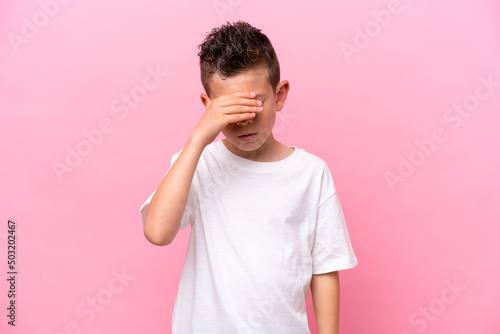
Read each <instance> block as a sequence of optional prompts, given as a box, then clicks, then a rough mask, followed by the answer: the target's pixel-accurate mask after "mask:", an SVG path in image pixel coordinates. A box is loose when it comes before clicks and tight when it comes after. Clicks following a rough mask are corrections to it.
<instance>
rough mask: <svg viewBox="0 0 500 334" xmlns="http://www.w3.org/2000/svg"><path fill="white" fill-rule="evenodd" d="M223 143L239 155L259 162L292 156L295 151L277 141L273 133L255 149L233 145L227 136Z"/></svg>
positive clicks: (274, 160)
mask: <svg viewBox="0 0 500 334" xmlns="http://www.w3.org/2000/svg"><path fill="white" fill-rule="evenodd" d="M222 143H223V144H224V146H226V148H227V149H228V150H229V151H230V152H232V153H234V154H236V155H237V156H240V157H242V158H244V159H248V160H252V161H257V162H276V161H280V160H283V159H285V158H287V157H288V156H290V155H291V154H292V153H293V151H294V149H293V148H291V147H288V146H286V145H284V144H282V143H280V142H279V141H277V140H276V139H275V138H274V137H273V135H272V134H271V135H270V136H269V138H268V139H267V141H266V142H265V143H264V144H262V146H260V147H259V148H258V149H256V150H253V151H243V150H241V149H239V148H238V147H236V146H235V145H233V144H232V143H231V142H230V141H229V140H227V138H224V139H222Z"/></svg>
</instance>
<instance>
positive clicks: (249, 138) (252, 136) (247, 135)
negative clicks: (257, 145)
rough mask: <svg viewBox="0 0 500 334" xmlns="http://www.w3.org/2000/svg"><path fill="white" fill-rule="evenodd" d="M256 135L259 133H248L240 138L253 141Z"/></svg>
mask: <svg viewBox="0 0 500 334" xmlns="http://www.w3.org/2000/svg"><path fill="white" fill-rule="evenodd" d="M256 135H257V133H248V134H246V135H241V136H238V138H240V139H241V140H243V141H252V140H253V139H254V138H255V136H256Z"/></svg>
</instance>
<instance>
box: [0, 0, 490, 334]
mask: <svg viewBox="0 0 500 334" xmlns="http://www.w3.org/2000/svg"><path fill="white" fill-rule="evenodd" d="M66 2H67V3H64V1H62V0H61V3H64V4H60V5H59V6H58V7H59V8H56V7H55V6H54V4H55V3H56V2H55V0H43V1H41V2H38V1H22V2H21V1H13V0H6V1H5V0H4V1H2V2H1V4H0V7H1V8H0V13H1V14H0V25H1V27H0V30H1V34H2V36H3V38H2V39H1V42H0V43H1V46H0V48H1V50H2V52H1V55H0V57H1V59H0V94H1V101H0V102H1V116H2V118H1V122H0V136H1V143H2V144H1V156H2V164H1V171H2V173H1V198H0V200H1V203H2V205H1V207H0V210H1V215H0V216H1V217H2V218H1V219H2V223H1V227H0V250H1V251H0V262H1V263H2V266H1V267H2V272H1V275H0V276H2V277H4V278H2V279H1V280H0V282H1V283H0V296H1V297H0V303H1V307H0V308H1V309H2V310H3V311H2V314H1V317H0V319H2V321H1V322H0V332H1V333H23V334H24V333H43V334H49V333H52V334H56V333H57V334H59V333H151V334H154V333H169V332H170V328H171V312H172V308H173V305H174V298H175V296H176V293H177V287H178V283H179V278H180V274H181V271H182V266H183V263H184V257H185V252H186V247H187V241H188V237H189V233H190V227H188V228H186V229H185V230H183V231H181V232H180V233H179V234H178V236H177V238H176V240H175V242H174V243H173V244H172V245H170V246H168V247H157V246H154V245H152V244H150V243H148V241H147V240H146V239H145V237H144V235H143V231H142V222H141V219H140V214H139V208H140V206H141V205H142V204H143V203H144V201H145V200H146V199H147V197H148V196H149V195H150V194H151V193H152V192H153V190H154V189H155V188H156V187H157V186H158V185H159V183H160V182H161V180H162V178H163V176H164V174H165V172H166V170H167V169H168V167H169V163H170V158H171V155H172V154H173V153H175V152H178V151H179V150H180V148H181V147H182V146H183V145H184V144H185V142H186V140H187V138H188V136H189V134H190V133H191V131H192V129H193V128H194V126H195V125H196V124H197V121H198V120H199V118H200V117H201V116H202V114H203V112H204V111H205V109H204V107H203V105H202V103H201V100H200V98H199V95H200V93H202V92H203V88H202V85H201V83H200V79H199V75H200V74H199V66H198V57H197V55H196V53H197V49H196V46H197V45H198V44H199V43H200V42H201V41H202V39H203V37H204V35H205V33H206V32H209V31H210V30H211V29H212V28H213V27H216V26H219V25H221V24H222V23H223V22H224V21H226V20H227V21H231V22H233V21H236V20H239V19H242V20H247V21H248V22H249V23H251V24H252V25H254V26H256V27H257V28H259V29H262V31H263V32H264V33H265V34H267V36H268V37H269V38H270V39H271V41H272V43H273V45H274V47H275V49H276V52H277V54H278V57H279V61H280V65H281V69H282V72H281V74H282V77H281V79H282V80H285V79H286V80H288V81H289V82H290V85H291V89H290V92H289V96H288V100H287V102H286V104H285V107H284V110H283V111H282V112H281V113H282V114H281V116H280V115H279V114H278V119H277V121H276V128H275V132H274V133H275V137H276V138H277V139H278V140H279V141H281V142H283V143H285V144H287V145H295V146H297V147H300V148H303V149H305V150H306V151H308V152H311V153H313V154H315V155H317V156H319V157H321V158H322V159H324V160H325V161H326V162H327V163H328V165H329V166H330V169H331V171H332V175H333V178H334V181H335V184H336V187H337V191H338V193H339V196H340V199H341V202H342V206H343V210H344V214H345V217H346V220H347V223H348V229H349V233H350V236H351V240H352V242H353V247H354V250H355V253H356V255H357V257H358V260H359V266H358V267H356V268H354V269H351V270H346V271H342V272H341V326H340V327H341V333H344V334H347V333H383V334H414V333H428V334H431V333H500V320H499V319H500V318H499V317H498V314H497V313H498V310H499V306H500V303H499V300H500V289H499V288H498V282H499V278H500V277H499V268H500V260H499V259H500V257H499V256H498V255H499V253H500V243H499V242H498V240H497V239H498V237H499V235H500V234H499V227H498V217H499V214H500V209H499V207H500V206H499V205H498V200H499V189H500V187H499V185H500V183H499V181H500V174H499V173H498V170H499V167H500V156H499V154H498V152H499V144H500V137H499V135H498V129H499V125H500V84H498V82H500V61H499V59H500V43H499V42H500V4H499V3H498V1H486V0H483V1H478V0H462V1H452V0H446V1H429V0H420V1H410V0H405V1H401V2H400V3H399V5H398V4H397V2H394V1H356V2H355V3H351V2H348V1H343V2H327V1H310V2H308V3H305V2H303V1H300V2H299V1H276V2H267V1H242V0H221V1H175V2H174V1H116V0H114V1H94V2H88V1H66ZM43 4H52V5H43ZM217 5H219V6H222V5H224V6H225V7H223V6H222V7H220V9H219V10H218V9H217V8H216V7H217ZM44 7H45V9H43V8H44ZM388 8H389V9H390V10H392V13H391V12H388V11H387V9H388ZM44 10H45V11H46V12H49V13H50V14H51V15H50V16H49V15H48V14H44V12H43V11H44ZM381 10H385V12H380V11H381ZM376 13H379V14H378V15H377V14H376ZM383 13H386V14H387V13H389V14H390V18H389V17H388V16H387V15H385V16H384V15H382V14H383ZM376 17H378V20H379V21H380V22H381V23H383V25H382V26H381V25H380V23H377V20H376ZM44 19H46V20H44ZM34 21H35V22H36V24H37V25H38V27H37V26H36V25H35V26H34V29H36V30H34V29H33V27H32V29H31V30H30V29H29V25H30V24H33V22H34ZM30 22H31V23H30ZM377 29H378V30H377ZM360 31H365V32H364V33H363V34H366V31H368V35H366V36H365V37H364V38H363V36H362V35H361V34H362V33H360ZM16 40H17V41H18V43H17V44H16V43H15V42H12V41H16ZM347 44H349V45H351V48H353V47H357V50H356V52H353V53H351V54H350V55H348V54H345V53H343V52H342V47H344V48H346V47H348V46H346V45H347ZM155 68H158V71H159V72H161V73H163V74H161V75H160V76H159V77H158V82H157V84H156V87H155V88H153V89H151V90H150V91H146V90H145V89H143V88H141V85H142V84H143V79H144V78H145V77H146V76H147V75H148V70H149V71H151V70H155ZM165 73H168V75H167V74H165ZM488 77H490V79H491V80H492V81H493V82H494V83H493V85H492V86H490V87H489V89H490V90H488V89H487V87H485V86H484V85H483V84H482V81H481V80H483V81H484V80H488ZM152 82H153V81H150V84H151V83H152ZM495 82H496V84H495ZM479 86H480V87H479ZM131 92H133V93H134V94H135V96H138V97H140V98H143V99H142V100H141V101H140V102H139V103H138V104H137V105H134V108H127V107H125V106H126V105H125V104H124V103H123V102H121V101H120V98H121V96H122V94H124V95H125V94H131ZM141 93H145V94H144V95H141ZM474 103H477V104H474ZM454 104H457V105H459V104H466V106H467V108H468V110H470V112H469V111H465V112H464V113H463V115H464V116H460V114H459V113H456V112H455V111H453V106H454ZM464 110H465V109H464ZM116 111H118V112H116ZM100 125H101V127H102V129H103V130H105V131H107V132H101V133H102V137H101V138H99V135H96V136H95V137H94V138H95V140H94V142H95V144H92V145H90V146H89V145H88V144H89V142H88V141H87V139H86V137H85V135H84V133H83V132H84V131H85V130H86V131H90V132H91V133H94V134H96V131H95V129H96V128H99V126H100ZM92 131H94V132H92ZM218 138H222V135H220V136H219V137H218ZM417 143H423V144H421V145H420V146H422V145H425V146H423V147H424V148H419V146H418V144H417ZM77 147H79V149H81V150H82V152H85V154H86V155H85V156H81V160H80V161H77V160H74V161H73V167H69V168H68V169H70V170H71V172H65V173H63V174H62V176H60V177H58V176H57V174H56V172H55V170H54V167H53V165H54V164H57V163H59V164H66V162H65V160H66V155H67V154H68V151H67V150H68V149H76V148H77ZM424 151H425V152H424ZM401 161H405V162H401ZM398 169H399V171H398ZM389 173H393V174H391V177H392V178H393V180H395V181H394V183H393V184H392V185H391V183H390V182H388V180H387V175H389ZM398 173H399V176H397V177H398V178H394V177H395V176H396V175H397V174H398ZM7 219H13V220H15V221H16V223H17V233H18V239H17V242H18V248H17V261H18V265H17V267H16V269H17V270H18V272H19V274H18V277H17V284H18V285H17V293H18V294H17V298H16V302H17V309H16V310H17V319H16V324H17V326H16V327H15V328H12V327H11V326H7V324H6V323H7V318H6V314H7V311H6V307H7V303H8V299H7V296H6V295H7V290H8V286H7V281H6V279H5V277H7V274H6V272H7V267H6V263H7ZM120 273H122V274H123V273H124V274H125V278H123V277H122V281H118V280H116V278H115V277H116V275H118V276H120ZM449 285H455V288H454V289H450V288H449ZM92 300H96V305H94V307H95V309H94V308H92V306H91V305H92ZM308 313H309V322H310V327H311V331H312V333H317V328H316V322H315V320H314V312H313V308H312V300H311V295H310V294H309V297H308Z"/></svg>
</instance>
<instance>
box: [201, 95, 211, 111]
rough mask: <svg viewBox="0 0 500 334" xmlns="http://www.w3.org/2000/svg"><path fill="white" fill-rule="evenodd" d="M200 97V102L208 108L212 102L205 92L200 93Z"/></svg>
mask: <svg viewBox="0 0 500 334" xmlns="http://www.w3.org/2000/svg"><path fill="white" fill-rule="evenodd" d="M200 98H201V102H202V103H203V105H204V106H205V108H208V107H209V106H210V103H212V100H211V99H210V98H209V97H208V95H207V94H205V93H201V94H200Z"/></svg>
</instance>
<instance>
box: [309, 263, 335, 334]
mask: <svg viewBox="0 0 500 334" xmlns="http://www.w3.org/2000/svg"><path fill="white" fill-rule="evenodd" d="M311 295H312V299H313V306H314V313H315V315H316V323H317V324H318V333H319V334H338V333H339V311H340V279H339V272H338V271H333V272H329V273H325V274H319V275H312V279H311Z"/></svg>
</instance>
